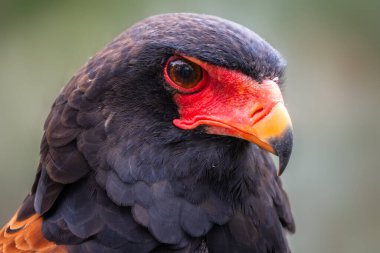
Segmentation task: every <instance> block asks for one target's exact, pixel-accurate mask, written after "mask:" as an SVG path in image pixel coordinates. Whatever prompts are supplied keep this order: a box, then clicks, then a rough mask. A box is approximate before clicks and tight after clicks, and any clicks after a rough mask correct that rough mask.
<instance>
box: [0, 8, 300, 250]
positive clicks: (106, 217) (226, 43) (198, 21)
mask: <svg viewBox="0 0 380 253" xmlns="http://www.w3.org/2000/svg"><path fill="white" fill-rule="evenodd" d="M285 65H286V64H285V61H284V60H283V58H282V57H281V56H280V54H279V53H278V52H277V51H276V50H275V49H273V48H272V47H271V46H270V45H269V44H268V43H267V42H266V41H264V40H263V39H262V38H260V37H259V36H258V35H257V34H255V33H254V32H252V31H250V30H249V29H247V28H245V27H243V26H241V25H239V24H236V23H233V22H231V21H227V20H224V19H221V18H218V17H214V16H209V15H201V14H189V13H177V14H163V15H158V16H153V17H150V18H147V19H145V20H143V21H141V22H139V23H137V24H135V25H134V26H132V27H131V28H130V29H128V30H126V31H125V32H123V33H122V34H121V35H119V36H118V37H117V38H115V39H114V40H113V41H112V42H111V43H110V44H108V45H107V46H106V47H105V48H104V49H103V50H101V51H100V52H98V53H97V54H96V55H95V56H94V57H92V58H91V59H90V60H89V61H88V62H87V63H86V64H85V65H84V66H83V67H82V68H81V69H80V70H79V71H78V72H77V73H76V74H75V75H74V76H73V77H72V79H71V80H70V81H69V82H68V84H67V85H66V86H65V87H64V88H63V89H62V91H61V92H60V94H59V96H58V98H57V99H56V100H55V102H54V104H53V106H52V109H51V112H50V114H49V116H48V117H47V120H46V123H45V125H44V135H43V138H42V142H41V148H40V153H41V159H40V162H39V166H38V170H37V174H36V178H35V182H34V184H33V186H32V189H31V192H30V194H29V195H28V196H27V197H26V199H25V200H24V202H23V203H22V205H21V206H20V208H19V209H18V210H17V212H16V213H15V215H14V216H13V218H11V220H10V221H9V222H8V223H7V224H6V225H5V226H4V227H3V228H2V230H0V251H1V252H3V253H14V252H38V253H48V252H52V253H63V252H91V253H98V252H107V253H108V252H110V253H117V252H127V253H148V252H155V253H158V252H166V253H169V252H172V253H191V252H198V253H201V252H202V253H206V252H208V253H235V252H236V253H248V252H250V253H264V252H272V253H273V252H278V253H283V252H290V249H289V246H288V243H287V239H286V235H287V233H288V232H290V233H291V232H294V230H295V225H294V221H293V218H292V214H291V210H290V205H289V201H288V198H287V195H286V193H285V192H284V190H283V189H282V185H281V180H280V178H279V174H281V173H282V172H283V170H284V169H285V167H286V165H287V162H288V160H289V157H290V153H291V149H292V126H291V121H290V117H289V114H288V112H287V110H286V108H285V105H284V101H283V97H282V94H281V83H282V80H283V74H284V69H285ZM270 153H273V154H275V155H278V156H279V163H280V164H279V166H278V167H279V169H278V171H277V169H276V167H277V166H276V164H275V163H274V162H273V161H272V158H271V156H270Z"/></svg>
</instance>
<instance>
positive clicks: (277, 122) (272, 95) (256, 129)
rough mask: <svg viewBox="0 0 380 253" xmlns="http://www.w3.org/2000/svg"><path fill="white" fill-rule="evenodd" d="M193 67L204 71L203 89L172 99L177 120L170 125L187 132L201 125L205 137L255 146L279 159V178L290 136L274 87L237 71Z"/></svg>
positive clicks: (273, 82)
mask: <svg viewBox="0 0 380 253" xmlns="http://www.w3.org/2000/svg"><path fill="white" fill-rule="evenodd" d="M197 63H198V64H203V65H202V67H203V68H204V69H205V70H207V73H208V75H209V76H208V81H207V85H206V87H205V88H203V89H202V90H201V91H199V92H197V93H194V94H177V95H176V96H175V100H176V102H177V105H178V106H179V114H180V119H175V120H174V121H173V123H174V124H175V125H176V126H177V127H178V128H181V129H187V130H188V129H194V128H196V127H197V126H199V125H204V126H206V131H207V133H209V134H218V135H228V136H234V137H237V138H241V139H245V140H247V141H250V142H252V143H255V144H257V145H258V146H259V147H261V148H263V149H265V150H267V151H269V152H271V153H273V154H275V155H277V156H279V160H280V165H279V171H278V174H279V175H281V174H282V172H283V171H284V170H285V168H286V165H287V164H288V161H289V158H290V154H291V150H292V145H293V134H292V124H291V120H290V117H289V114H288V112H287V110H286V108H285V105H284V102H283V98H282V94H281V91H280V89H279V87H278V85H277V83H276V82H275V81H273V80H264V81H262V82H260V83H258V82H256V81H255V80H253V79H252V78H250V77H248V76H246V75H244V74H242V73H240V72H237V71H233V70H227V69H224V68H221V67H217V66H211V65H208V64H205V63H202V62H201V63H199V62H197Z"/></svg>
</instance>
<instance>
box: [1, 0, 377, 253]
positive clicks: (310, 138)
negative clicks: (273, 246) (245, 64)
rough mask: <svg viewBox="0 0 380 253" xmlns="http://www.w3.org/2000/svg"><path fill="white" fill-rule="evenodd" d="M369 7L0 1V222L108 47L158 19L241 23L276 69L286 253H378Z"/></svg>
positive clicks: (373, 19) (372, 8)
mask: <svg viewBox="0 0 380 253" xmlns="http://www.w3.org/2000/svg"><path fill="white" fill-rule="evenodd" d="M379 11H380V1H373V2H370V1H353V0H341V1H327V0H322V1H296V0H295V1H207V2H206V1H178V0H177V1H121V0H120V1H115V0H111V1H91V2H90V1H74V0H72V1H52V0H46V1H41V0H39V1H37V0H35V1H26V0H25V1H21V0H9V1H0V203H1V204H0V205H1V206H0V223H1V224H3V223H5V222H6V221H7V220H8V219H9V218H10V217H11V216H12V214H13V212H14V211H15V210H16V208H17V207H18V206H19V204H20V203H21V202H22V200H23V198H24V196H25V195H26V194H27V192H28V191H29V189H30V188H31V185H32V182H33V179H34V174H35V171H36V167H37V163H38V152H39V141H40V139H41V136H42V125H43V122H44V119H45V117H46V116H47V114H48V111H49V109H50V105H51V104H52V102H53V100H54V99H55V97H56V96H57V94H58V92H59V90H60V89H61V87H62V86H63V85H65V83H66V82H67V81H68V80H69V78H70V77H71V76H72V75H73V74H74V73H75V71H76V70H77V69H78V68H79V67H80V66H81V65H82V64H84V63H85V62H86V60H87V59H88V58H89V57H90V56H91V55H93V54H94V53H95V52H96V51H98V50H99V49H101V48H102V47H103V46H104V45H105V44H106V43H107V42H109V41H110V40H111V39H112V38H113V37H114V36H116V35H118V34H119V33H120V32H121V31H123V30H124V29H125V28H127V27H129V26H130V25H132V24H133V23H135V22H136V21H139V20H141V19H143V18H145V17H148V16H150V15H153V14H158V13H165V12H198V13H208V14H214V15H218V16H221V17H224V18H227V19H231V20H233V21H235V22H238V23H241V24H243V25H245V26H247V27H249V28H250V29H252V30H254V31H256V32H257V33H258V34H260V35H261V36H263V37H264V38H265V39H266V40H268V41H269V42H270V43H271V44H272V45H273V46H274V47H275V48H277V49H278V50H279V51H281V52H282V54H283V55H284V56H285V58H286V59H287V61H288V70H287V82H286V83H287V84H286V89H285V99H286V103H287V106H288V109H289V111H290V114H291V116H292V119H293V124H294V128H295V149H294V154H293V156H292V159H291V161H290V164H289V166H288V169H287V171H286V172H285V174H284V175H283V176H282V179H283V181H284V185H285V188H286V189H287V191H288V193H289V195H290V200H291V202H292V207H293V211H294V215H295V218H296V221H297V233H296V234H295V235H293V236H290V241H291V247H292V249H293V251H294V252H307V253H313V252H315V253H320V252H325V253H326V252H345V253H350V252H355V253H356V252H379V242H380V218H379V213H380V183H379V182H378V181H379V179H380V168H379V167H380V166H379V161H378V158H379V157H380V152H379V149H378V144H379V140H380V133H379V129H380V117H379V116H380V110H379V105H378V104H379V101H380V82H379V79H380V78H379V75H380V57H379V56H380V19H379V14H378V13H379Z"/></svg>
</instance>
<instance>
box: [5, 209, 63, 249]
mask: <svg viewBox="0 0 380 253" xmlns="http://www.w3.org/2000/svg"><path fill="white" fill-rule="evenodd" d="M41 229H42V217H41V216H39V215H38V214H34V215H32V216H30V217H28V218H27V219H24V220H21V221H18V220H17V213H16V214H15V215H14V216H13V217H12V219H11V220H10V221H9V222H8V223H7V224H6V225H5V226H4V227H3V228H2V229H1V230H0V252H1V253H27V252H28V253H32V252H33V253H66V252H67V249H66V248H65V247H64V246H60V245H56V244H55V243H53V242H50V241H48V240H46V239H45V238H44V236H43V235H42V231H41Z"/></svg>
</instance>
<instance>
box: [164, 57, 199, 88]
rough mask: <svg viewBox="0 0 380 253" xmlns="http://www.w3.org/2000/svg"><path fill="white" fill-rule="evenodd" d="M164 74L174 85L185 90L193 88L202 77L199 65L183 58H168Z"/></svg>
mask: <svg viewBox="0 0 380 253" xmlns="http://www.w3.org/2000/svg"><path fill="white" fill-rule="evenodd" d="M166 74H167V76H168V77H169V79H170V80H171V81H172V82H173V83H174V84H175V85H177V86H179V87H180V88H183V89H185V90H188V89H192V88H194V87H195V86H197V84H199V83H200V82H201V81H202V79H203V69H202V68H201V66H199V65H197V64H195V63H193V62H191V61H189V60H186V59H184V58H173V59H169V62H168V64H167V65H166Z"/></svg>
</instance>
